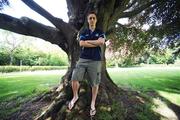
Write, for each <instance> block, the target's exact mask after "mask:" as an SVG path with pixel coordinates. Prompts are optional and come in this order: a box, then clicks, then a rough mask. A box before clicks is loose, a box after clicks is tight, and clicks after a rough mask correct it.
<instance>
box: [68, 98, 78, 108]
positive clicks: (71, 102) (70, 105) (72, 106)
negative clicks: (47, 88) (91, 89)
mask: <svg viewBox="0 0 180 120" xmlns="http://www.w3.org/2000/svg"><path fill="white" fill-rule="evenodd" d="M77 101H78V98H77V100H75V101H74V102H73V101H72V100H71V101H70V102H69V104H68V109H69V110H72V109H73V108H74V106H75V103H76V102H77Z"/></svg>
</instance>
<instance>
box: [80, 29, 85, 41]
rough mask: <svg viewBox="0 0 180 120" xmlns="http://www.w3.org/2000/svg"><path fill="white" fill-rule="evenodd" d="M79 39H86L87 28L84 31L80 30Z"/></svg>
mask: <svg viewBox="0 0 180 120" xmlns="http://www.w3.org/2000/svg"><path fill="white" fill-rule="evenodd" d="M79 39H80V40H83V41H84V40H86V37H85V30H84V31H82V32H80V35H79Z"/></svg>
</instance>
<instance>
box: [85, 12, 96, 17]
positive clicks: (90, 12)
mask: <svg viewBox="0 0 180 120" xmlns="http://www.w3.org/2000/svg"><path fill="white" fill-rule="evenodd" d="M90 14H94V15H95V16H96V17H97V14H96V12H95V11H90V12H88V14H87V17H88V16H89V15H90Z"/></svg>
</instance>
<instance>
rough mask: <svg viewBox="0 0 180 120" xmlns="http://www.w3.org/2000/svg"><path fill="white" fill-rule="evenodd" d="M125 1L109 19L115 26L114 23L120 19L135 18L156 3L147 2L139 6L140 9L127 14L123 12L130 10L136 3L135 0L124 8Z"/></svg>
mask: <svg viewBox="0 0 180 120" xmlns="http://www.w3.org/2000/svg"><path fill="white" fill-rule="evenodd" d="M127 1H128V0H126V2H124V4H123V6H121V7H118V8H116V10H115V12H114V15H113V16H112V18H111V21H112V22H111V23H112V24H115V22H116V21H117V20H118V19H120V18H126V17H132V16H135V15H137V14H139V13H140V12H142V11H143V10H145V9H146V8H148V7H149V6H151V5H153V4H154V3H155V2H156V1H151V2H148V3H146V4H144V5H141V6H140V7H138V8H136V9H134V10H131V11H129V12H123V11H125V10H126V9H128V8H130V7H131V6H132V5H133V4H134V3H136V0H135V1H134V2H132V4H130V5H129V6H127V7H125V6H126V5H127Z"/></svg>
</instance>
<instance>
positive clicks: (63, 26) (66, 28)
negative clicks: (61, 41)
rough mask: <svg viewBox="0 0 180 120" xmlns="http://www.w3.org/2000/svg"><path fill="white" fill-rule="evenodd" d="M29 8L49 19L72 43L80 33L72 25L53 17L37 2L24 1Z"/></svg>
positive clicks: (31, 0)
mask: <svg viewBox="0 0 180 120" xmlns="http://www.w3.org/2000/svg"><path fill="white" fill-rule="evenodd" d="M22 1H23V2H24V3H25V4H26V5H27V6H28V7H30V8H31V9H32V10H34V11H35V12H37V13H39V14H40V15H42V16H43V17H45V18H46V19H48V20H49V21H50V22H51V23H52V24H53V25H55V26H56V28H57V29H59V30H60V31H62V33H63V34H64V36H65V37H66V40H67V41H68V42H70V40H71V39H72V38H73V37H74V35H75V34H76V33H77V32H78V31H77V30H76V29H75V28H74V27H73V26H71V25H70V24H68V23H66V22H64V21H63V20H62V19H60V18H56V17H54V16H53V15H51V14H50V13H49V12H47V11H46V10H45V9H43V8H42V7H41V6H39V5H38V4H37V3H36V2H34V1H33V0H22ZM67 33H68V34H67Z"/></svg>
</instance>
